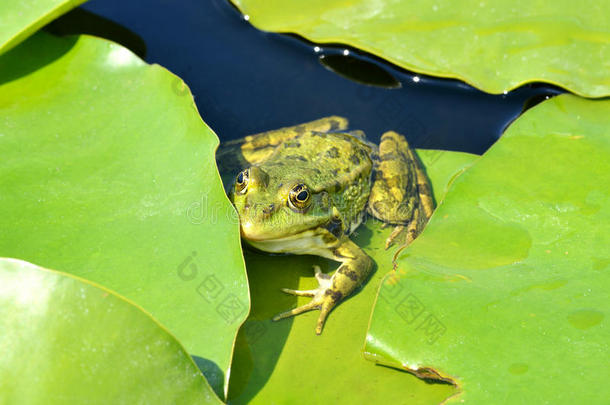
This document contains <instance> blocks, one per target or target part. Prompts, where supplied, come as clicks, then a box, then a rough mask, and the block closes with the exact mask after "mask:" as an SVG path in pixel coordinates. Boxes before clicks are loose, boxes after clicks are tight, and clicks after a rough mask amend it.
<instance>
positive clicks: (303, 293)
mask: <svg viewBox="0 0 610 405" xmlns="http://www.w3.org/2000/svg"><path fill="white" fill-rule="evenodd" d="M282 291H283V292H285V293H286V294H291V295H298V296H301V297H313V296H314V295H316V290H291V289H290V288H282Z"/></svg>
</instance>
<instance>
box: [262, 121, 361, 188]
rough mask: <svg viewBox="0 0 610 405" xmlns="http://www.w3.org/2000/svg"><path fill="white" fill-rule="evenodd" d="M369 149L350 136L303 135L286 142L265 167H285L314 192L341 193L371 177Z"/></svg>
mask: <svg viewBox="0 0 610 405" xmlns="http://www.w3.org/2000/svg"><path fill="white" fill-rule="evenodd" d="M370 151H371V149H370V147H369V146H368V145H367V144H365V143H364V142H362V141H361V140H359V139H357V138H355V137H353V136H351V135H350V134H347V133H341V132H331V133H313V134H304V135H302V136H298V137H296V138H294V139H291V140H289V141H287V142H284V143H283V144H282V145H281V146H280V147H279V148H278V149H277V150H276V152H275V153H274V154H273V155H272V156H270V157H269V159H268V160H267V161H266V162H265V163H264V164H263V166H266V167H275V168H276V170H277V169H279V168H280V167H282V168H283V170H282V171H285V172H286V174H288V175H289V177H291V178H294V179H298V178H301V179H302V180H303V182H304V183H306V184H307V185H308V186H309V187H310V188H311V189H312V190H314V191H322V190H326V191H330V192H333V191H338V190H341V189H344V188H345V187H346V186H347V185H348V184H350V183H353V182H356V181H360V180H362V177H369V176H370V173H371V169H372V161H371V158H370Z"/></svg>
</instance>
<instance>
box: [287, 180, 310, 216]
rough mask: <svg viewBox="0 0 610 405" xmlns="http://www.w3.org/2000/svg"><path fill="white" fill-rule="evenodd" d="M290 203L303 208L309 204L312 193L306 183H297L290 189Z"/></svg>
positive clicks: (297, 207) (300, 208)
mask: <svg viewBox="0 0 610 405" xmlns="http://www.w3.org/2000/svg"><path fill="white" fill-rule="evenodd" d="M289 197H290V204H292V206H293V207H294V208H296V209H299V210H302V209H304V208H306V207H307V206H308V205H309V202H310V199H311V193H310V192H309V190H308V189H307V186H306V185H305V184H297V185H296V186H294V187H293V188H292V190H290V196H289Z"/></svg>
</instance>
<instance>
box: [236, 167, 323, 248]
mask: <svg viewBox="0 0 610 405" xmlns="http://www.w3.org/2000/svg"><path fill="white" fill-rule="evenodd" d="M305 178H307V175H306V173H300V171H299V170H296V171H293V172H292V173H290V171H289V170H281V169H280V170H278V168H276V167H258V166H253V167H251V168H249V169H246V170H244V171H242V172H240V173H239V174H238V175H237V177H236V178H235V185H234V188H233V192H232V193H231V200H232V201H233V204H234V205H235V208H236V209H237V213H238V214H239V221H240V225H241V235H242V237H244V238H245V239H247V240H251V241H266V240H273V239H279V238H284V237H288V236H293V235H297V234H300V233H302V232H305V231H308V230H313V229H315V228H318V227H320V226H324V225H327V224H329V223H331V219H332V218H333V210H332V207H331V203H330V198H329V195H328V193H327V192H326V191H315V190H312V189H311V188H310V187H309V186H308V185H307V182H306V181H305V180H304V179H305Z"/></svg>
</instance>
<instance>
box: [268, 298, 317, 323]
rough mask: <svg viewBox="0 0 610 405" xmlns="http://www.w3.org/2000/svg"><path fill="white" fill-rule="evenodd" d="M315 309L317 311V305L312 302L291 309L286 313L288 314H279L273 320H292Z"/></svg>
mask: <svg viewBox="0 0 610 405" xmlns="http://www.w3.org/2000/svg"><path fill="white" fill-rule="evenodd" d="M313 309H316V304H315V303H314V301H313V300H312V301H310V302H308V303H307V304H305V305H301V306H300V307H296V308H294V309H291V310H290V311H286V312H282V313H281V314H277V315H276V316H274V317H273V320H274V321H279V320H280V319H284V318H290V317H291V316H295V315H299V314H302V313H303V312H307V311H311V310H313Z"/></svg>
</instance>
